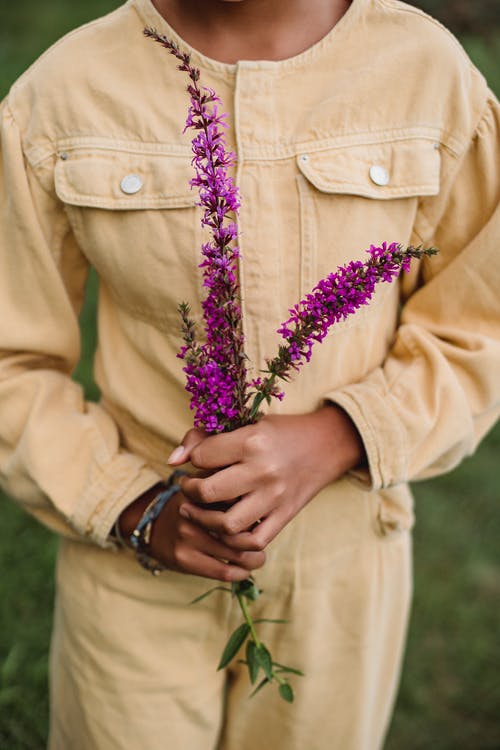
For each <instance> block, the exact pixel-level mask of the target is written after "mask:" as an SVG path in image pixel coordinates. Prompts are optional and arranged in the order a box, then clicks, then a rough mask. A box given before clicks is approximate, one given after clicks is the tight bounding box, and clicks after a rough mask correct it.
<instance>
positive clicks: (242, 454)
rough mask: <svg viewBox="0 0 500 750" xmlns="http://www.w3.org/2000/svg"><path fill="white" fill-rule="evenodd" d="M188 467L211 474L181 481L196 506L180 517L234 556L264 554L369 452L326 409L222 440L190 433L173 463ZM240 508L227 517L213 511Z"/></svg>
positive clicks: (346, 422)
mask: <svg viewBox="0 0 500 750" xmlns="http://www.w3.org/2000/svg"><path fill="white" fill-rule="evenodd" d="M187 460H190V461H191V463H192V464H193V465H194V466H195V467H196V468H198V469H200V470H201V471H202V472H203V473H204V474H203V475H202V476H198V477H190V478H188V477H183V479H182V480H181V484H182V490H183V493H184V494H185V495H186V497H187V498H188V499H189V501H190V502H184V503H181V504H180V513H181V515H183V516H184V517H185V518H186V519H188V518H189V519H190V520H192V521H194V522H195V523H196V524H198V525H199V526H200V527H203V528H204V529H206V530H207V531H210V532H212V533H215V534H216V535H217V537H218V539H219V540H220V541H221V542H222V543H223V544H225V545H227V546H228V547H230V548H232V549H235V550H249V551H259V550H264V549H265V547H266V546H267V545H268V544H269V542H270V541H271V540H272V539H274V538H275V536H276V535H277V534H278V533H279V532H280V531H281V530H282V529H283V527H284V526H285V525H286V524H287V523H288V522H289V521H290V520H291V519H292V518H294V517H295V516H296V515H297V513H299V511H300V510H301V509H302V508H303V507H304V506H305V505H306V504H307V503H308V502H309V501H310V500H311V499H312V498H313V497H314V496H315V495H316V494H317V493H318V492H319V491H320V490H321V489H322V488H323V487H325V486H326V485H327V484H329V483H330V482H332V481H334V480H336V479H338V478H339V477H341V476H342V475H343V474H344V473H345V472H346V471H347V470H348V469H350V468H353V467H354V466H357V465H358V464H360V463H361V462H362V461H363V460H364V449H363V444H362V441H361V438H360V436H359V433H358V431H357V429H356V427H355V426H354V424H353V422H352V421H351V419H350V417H349V416H348V415H347V414H346V413H345V412H344V411H343V410H342V409H340V408H339V407H337V406H335V405H327V406H324V407H322V408H321V409H319V410H318V411H316V412H314V413H312V414H303V415H293V416H285V415H283V416H282V415H275V416H268V417H264V418H263V419H262V420H261V421H260V422H258V423H257V424H255V425H249V426H247V427H242V428H240V429H238V430H235V431H234V432H228V433H222V434H218V435H211V436H207V435H205V434H204V433H203V432H202V431H200V430H191V431H190V432H188V433H187V435H186V436H185V438H184V441H183V446H182V447H179V448H178V449H176V451H174V453H173V454H172V456H171V457H170V459H169V463H171V464H175V465H180V464H181V463H184V462H185V461H187ZM214 469H219V470H218V471H216V472H215V473H212V474H210V475H209V476H206V472H207V471H210V470H212V471H213V470H214ZM235 500H238V502H236V503H235V504H234V505H233V506H232V507H230V508H228V509H226V510H225V512H224V511H222V510H212V509H211V506H213V504H214V503H219V502H221V501H227V502H231V501H235ZM256 524H258V525H256Z"/></svg>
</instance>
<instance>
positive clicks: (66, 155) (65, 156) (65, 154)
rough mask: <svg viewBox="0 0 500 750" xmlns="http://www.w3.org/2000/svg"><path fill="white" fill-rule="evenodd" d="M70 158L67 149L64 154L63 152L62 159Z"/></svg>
mask: <svg viewBox="0 0 500 750" xmlns="http://www.w3.org/2000/svg"><path fill="white" fill-rule="evenodd" d="M68 158H69V157H68V154H67V153H66V151H63V152H62V154H61V159H62V160H63V161H66V160H67V159H68Z"/></svg>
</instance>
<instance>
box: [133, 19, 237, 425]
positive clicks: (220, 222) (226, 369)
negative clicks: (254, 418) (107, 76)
mask: <svg viewBox="0 0 500 750" xmlns="http://www.w3.org/2000/svg"><path fill="white" fill-rule="evenodd" d="M145 34H146V36H149V37H152V38H153V39H155V40H156V41H157V42H159V43H160V44H161V45H162V46H164V47H165V48H166V49H168V50H169V52H170V53H171V54H172V55H174V56H175V57H176V58H177V59H178V60H179V62H180V65H179V66H178V67H179V69H180V70H182V71H185V72H186V73H187V74H188V77H189V80H190V83H189V85H188V86H187V91H188V93H189V96H190V102H189V108H188V114H187V118H186V125H185V128H184V131H186V130H194V131H195V135H194V137H193V139H192V152H193V158H192V164H193V167H194V171H195V176H194V177H193V179H192V180H191V181H190V184H191V187H193V188H197V190H198V195H199V201H198V205H199V206H200V207H201V208H202V209H203V214H202V218H201V223H202V225H203V226H205V227H207V229H208V230H209V232H210V235H211V238H210V240H209V241H208V242H205V243H204V244H203V246H202V248H201V253H202V261H201V263H200V265H199V267H200V268H201V271H202V274H203V286H204V288H205V289H206V290H207V295H206V297H205V299H204V300H203V302H202V310H203V319H204V329H205V334H206V343H203V344H199V343H198V342H197V341H196V333H195V325H194V322H193V321H192V320H191V318H190V316H189V308H188V306H187V305H185V304H183V305H181V306H180V312H181V316H182V321H183V329H182V330H183V337H184V346H182V347H181V349H180V351H179V354H178V356H179V357H180V358H181V359H182V360H184V362H185V366H184V368H183V370H184V372H185V373H186V390H187V391H188V393H190V394H191V404H190V406H191V409H192V410H193V411H194V412H195V414H194V424H195V426H197V427H202V428H203V429H205V431H206V432H222V431H227V430H231V429H235V428H236V427H239V426H240V425H242V424H246V423H247V422H248V421H249V409H248V407H247V402H248V398H249V392H248V385H247V380H246V374H247V373H246V366H245V354H244V350H243V330H242V323H241V305H240V294H239V285H238V280H237V265H236V264H237V260H238V257H239V251H238V247H237V246H236V245H234V242H235V240H236V239H237V235H238V227H237V224H236V221H235V219H236V218H237V213H238V210H239V207H240V199H239V193H238V189H237V187H236V185H235V184H234V181H233V179H232V178H231V177H230V175H229V174H228V169H229V168H230V167H232V166H233V165H234V162H235V155H234V154H233V153H231V152H229V151H227V150H226V142H225V138H224V132H223V131H224V128H226V123H225V118H226V114H225V113H223V112H220V111H219V106H220V105H221V101H220V99H219V97H218V96H217V94H216V93H215V91H214V90H213V89H209V88H205V87H200V86H199V84H198V81H199V78H200V72H199V70H198V69H196V68H193V67H192V66H191V63H190V56H189V55H188V54H186V53H183V52H181V51H180V50H179V49H178V47H177V45H175V44H174V43H173V42H171V41H170V40H169V39H167V37H164V36H161V35H159V34H157V33H156V32H155V31H153V30H150V29H146V30H145Z"/></svg>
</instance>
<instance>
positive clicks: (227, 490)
mask: <svg viewBox="0 0 500 750" xmlns="http://www.w3.org/2000/svg"><path fill="white" fill-rule="evenodd" d="M180 484H181V487H182V492H183V494H184V495H186V497H188V498H189V499H190V500H191V502H193V503H202V504H203V505H205V504H210V503H217V502H227V501H230V500H236V499H237V498H239V497H240V496H241V495H246V494H248V493H249V492H250V491H251V490H253V489H254V488H255V484H256V478H255V472H254V471H252V470H251V469H250V468H249V467H248V466H247V465H245V464H234V465H233V466H228V467H227V468H225V469H220V471H217V472H215V473H214V474H209V475H208V476H207V477H183V479H182V481H181V483H180ZM242 528H245V527H242Z"/></svg>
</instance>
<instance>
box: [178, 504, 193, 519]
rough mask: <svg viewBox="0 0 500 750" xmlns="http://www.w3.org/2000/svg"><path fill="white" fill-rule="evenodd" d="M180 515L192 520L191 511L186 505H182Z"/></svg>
mask: <svg viewBox="0 0 500 750" xmlns="http://www.w3.org/2000/svg"><path fill="white" fill-rule="evenodd" d="M179 514H180V515H181V516H183V517H184V518H191V516H190V514H189V511H188V509H187V508H186V506H185V505H181V507H180V508H179Z"/></svg>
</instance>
